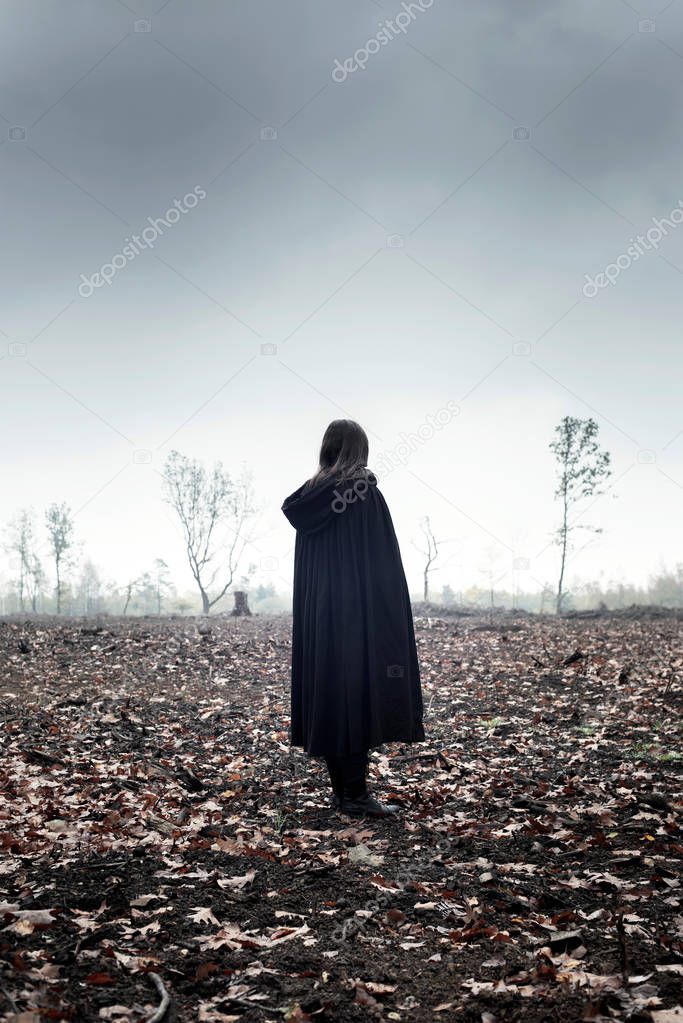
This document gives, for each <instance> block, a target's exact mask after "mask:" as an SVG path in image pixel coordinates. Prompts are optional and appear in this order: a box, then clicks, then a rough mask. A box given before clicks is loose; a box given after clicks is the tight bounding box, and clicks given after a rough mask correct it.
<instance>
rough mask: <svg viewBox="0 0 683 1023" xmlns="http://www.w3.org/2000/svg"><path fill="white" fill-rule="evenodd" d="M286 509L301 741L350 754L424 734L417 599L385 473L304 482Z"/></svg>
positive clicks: (295, 713) (328, 752) (308, 747)
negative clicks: (382, 480) (413, 602)
mask: <svg viewBox="0 0 683 1023" xmlns="http://www.w3.org/2000/svg"><path fill="white" fill-rule="evenodd" d="M282 511H283V512H284V514H285V515H286V516H287V518H288V519H289V521H290V522H291V524H292V525H293V526H294V528H295V529H296V545H295V551H294V603H293V616H294V617H293V631H292V734H291V741H292V745H294V746H302V747H303V749H304V750H305V751H306V752H307V753H310V754H311V755H313V756H331V757H332V756H334V757H344V756H349V755H351V754H354V753H361V752H364V751H366V750H369V749H371V748H372V747H373V746H379V745H381V744H382V743H385V742H421V741H422V740H423V739H424V737H425V736H424V728H423V725H422V692H421V687H420V671H419V665H418V660H417V649H416V646H415V633H414V628H413V618H412V612H411V608H410V597H409V595H408V586H407V583H406V578H405V573H404V571H403V564H402V562H401V554H400V551H399V546H398V541H397V539H396V534H395V532H394V527H393V523H392V521H391V515H390V514H389V509H388V507H387V504H386V501H385V500H384V497H383V496H382V494H381V493H380V491H379V489H378V487H377V479H376V477H375V476H374V475H373V474H372V473H371V472H369V471H368V472H367V473H365V474H364V475H358V476H356V477H355V478H354V479H351V480H345V481H340V480H323V481H321V482H319V483H318V484H316V485H314V486H313V487H308V486H307V484H303V485H302V486H301V487H299V488H298V489H297V490H295V491H294V493H293V494H291V495H290V496H289V497H288V498H287V499H286V500H285V502H284V504H283V505H282Z"/></svg>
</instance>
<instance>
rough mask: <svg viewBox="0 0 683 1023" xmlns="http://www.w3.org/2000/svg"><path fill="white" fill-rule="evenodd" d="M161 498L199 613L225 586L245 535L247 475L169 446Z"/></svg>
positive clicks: (249, 505)
mask: <svg viewBox="0 0 683 1023" xmlns="http://www.w3.org/2000/svg"><path fill="white" fill-rule="evenodd" d="M163 490H164V500H165V501H166V502H167V503H168V504H170V505H171V507H172V508H173V509H174V510H175V512H176V515H177V516H178V518H179V520H180V525H181V528H182V532H183V539H184V541H185V553H186V555H187V560H188V564H189V566H190V571H191V572H192V576H193V578H194V581H195V582H196V584H197V587H198V589H199V593H200V596H201V599H202V612H203V613H204V614H205V615H208V614H209V612H210V611H211V608H212V607H214V605H215V604H217V603H218V601H219V600H221V599H222V598H223V597H224V596H225V594H226V593H227V592H228V590H229V589H230V587H231V585H232V582H233V579H234V577H235V574H236V572H237V569H238V567H239V564H240V561H241V559H242V555H243V554H244V550H245V547H246V545H247V543H248V542H249V539H250V537H249V536H248V535H247V530H248V527H249V522H250V520H251V518H252V516H253V515H254V512H255V506H254V495H253V488H252V482H251V476H250V475H249V473H248V472H247V471H246V469H245V470H243V471H242V474H241V475H240V477H239V478H238V479H233V478H232V476H230V475H229V473H227V472H226V471H225V469H224V468H223V466H222V464H221V463H220V462H217V463H216V464H215V465H214V466H213V468H212V469H211V470H210V471H208V472H207V470H206V469H205V468H204V466H203V465H202V463H201V462H199V461H197V460H196V459H193V458H188V457H187V456H186V455H181V454H180V453H179V452H178V451H172V452H171V454H170V455H169V456H168V459H167V460H166V465H165V467H164V484H163Z"/></svg>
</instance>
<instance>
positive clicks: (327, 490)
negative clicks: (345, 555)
mask: <svg viewBox="0 0 683 1023" xmlns="http://www.w3.org/2000/svg"><path fill="white" fill-rule="evenodd" d="M364 486H373V487H376V486H377V477H376V476H375V474H374V473H373V472H371V471H370V470H369V469H368V472H367V477H366V476H357V477H355V478H354V479H353V480H344V481H341V480H339V479H334V480H323V481H322V482H321V483H318V484H316V486H314V487H310V488H307V489H304V488H306V483H302V484H301V486H300V487H299V488H298V489H297V490H295V491H294V493H293V494H290V495H289V497H287V498H285V501H284V504H283V505H282V511H283V512H284V514H285V515H286V517H287V518H288V519H289V521H290V522H291V524H292V525H293V526H294V528H295V529H296V530H298V531H299V532H302V533H316V532H317V531H318V530H319V529H323V528H324V527H325V526H327V525H329V524H330V523H331V522H333V521H334V519H335V518H336V516H337V515H338V514H339V512H341V511H343V510H344V508H345V507H346V503H347V501H348V499H349V498H350V499H351V502H353V500H354V499H355V500H358V499H359V498H360V497H362V496H363V495H364V493H365V490H364V489H362V488H363V487H364ZM354 487H355V488H357V490H356V492H355V493H354ZM347 495H348V496H347Z"/></svg>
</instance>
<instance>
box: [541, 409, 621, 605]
mask: <svg viewBox="0 0 683 1023" xmlns="http://www.w3.org/2000/svg"><path fill="white" fill-rule="evenodd" d="M555 434H556V439H555V440H554V441H552V442H551V443H550V445H549V447H550V450H551V451H552V452H553V454H554V455H555V459H556V462H557V489H556V491H555V497H557V498H559V499H560V501H561V504H562V521H561V524H560V527H559V529H558V530H557V533H556V535H555V542H556V544H557V545H558V546H559V548H560V577H559V580H558V583H557V595H556V598H555V610H556V611H557V613H558V614H559V613H560V612H561V611H562V602H563V599H564V597H565V593H564V576H565V568H566V565H567V554H568V552H569V548H570V540H571V536H572V533H573V532H574V530H576V529H588V530H590V531H591V532H592V533H600V532H601V530H600V529H596V528H595V527H594V526H587V525H585V524H582V525H577V522H576V519H574V521H573V522H572V521H570V515H571V512H572V510H573V509H574V508H575V506H576V504H577V503H578V502H580V501H581V500H582V499H583V498H587V497H598V496H599V495H600V494H602V493H604V490H603V484H604V483H605V481H606V480H607V479H608V477H609V476H610V475H611V472H612V470H611V468H610V461H611V456H610V454H609V452H608V451H603V450H601V449H600V447H599V445H598V442H597V436H598V424H597V423H596V422H595V420H594V419H575V418H574V417H573V416H565V417H564V419H563V420H562V421H561V422H560V424H559V425H558V426H556V427H555Z"/></svg>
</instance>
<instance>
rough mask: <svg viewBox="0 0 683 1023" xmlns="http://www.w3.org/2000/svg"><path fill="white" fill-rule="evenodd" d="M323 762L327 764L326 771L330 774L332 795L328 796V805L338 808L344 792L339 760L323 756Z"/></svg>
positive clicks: (334, 808)
mask: <svg viewBox="0 0 683 1023" xmlns="http://www.w3.org/2000/svg"><path fill="white" fill-rule="evenodd" d="M325 763H326V764H327V771H328V773H329V776H330V782H331V784H332V796H331V798H330V806H331V807H332V809H333V810H338V809H339V807H340V806H341V801H342V796H343V794H344V781H343V777H342V770H341V765H340V763H339V761H338V760H337V759H336V758H334V757H325Z"/></svg>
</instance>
